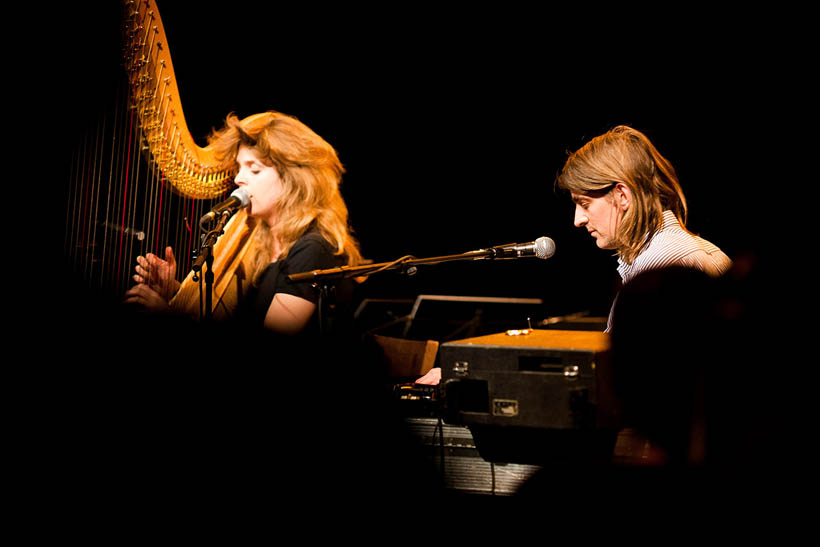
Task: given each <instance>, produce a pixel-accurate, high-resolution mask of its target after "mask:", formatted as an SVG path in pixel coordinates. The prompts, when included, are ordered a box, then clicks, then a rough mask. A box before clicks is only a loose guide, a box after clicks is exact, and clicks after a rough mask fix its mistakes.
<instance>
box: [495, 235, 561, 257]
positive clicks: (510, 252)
mask: <svg viewBox="0 0 820 547" xmlns="http://www.w3.org/2000/svg"><path fill="white" fill-rule="evenodd" d="M490 250H491V251H493V256H492V257H491V258H521V257H525V256H534V257H536V258H542V259H546V258H549V257H551V256H552V255H554V254H555V242H554V241H553V240H551V239H550V238H548V237H539V238H538V239H536V240H535V241H531V242H530V243H510V244H509V245H498V246H497V247H493V248H492V249H490Z"/></svg>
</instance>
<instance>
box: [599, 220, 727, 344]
mask: <svg viewBox="0 0 820 547" xmlns="http://www.w3.org/2000/svg"><path fill="white" fill-rule="evenodd" d="M651 237H652V239H651V240H650V242H649V245H648V246H647V247H646V248H645V249H644V250H643V251H641V254H639V255H638V256H637V257H636V258H635V260H633V261H632V264H627V263H626V262H624V261H623V260H621V259H618V274H620V276H621V280H622V281H623V283H624V284H626V283H629V282H630V281H631V280H632V279H634V278H635V277H636V276H638V275H639V274H641V273H643V272H646V271H649V270H656V269H661V268H668V267H675V266H677V267H684V268H693V269H696V270H700V271H702V272H705V273H707V274H708V275H710V276H712V277H720V276H721V275H723V274H725V273H726V272H727V271H728V270H729V268H731V267H732V261H731V259H729V257H728V256H726V254H725V253H724V252H723V251H721V250H720V249H719V248H718V247H717V246H716V245H714V244H712V243H710V242H708V241H706V240H705V239H703V238H701V237H698V236H696V235H694V234H692V233H690V232H688V231H686V230H685V229H684V228H683V226H681V224H680V222H679V221H678V219H677V217H676V216H675V213H673V212H672V211H664V212H663V227H662V228H661V229H660V230H658V231H657V232H655V233H654V234H652V236H651ZM616 300H617V297H616ZM614 306H615V305H614V303H613V309H614ZM611 329H612V312H611V311H610V314H609V321H607V328H606V330H607V332H609V331H610V330H611Z"/></svg>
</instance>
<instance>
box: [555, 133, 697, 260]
mask: <svg viewBox="0 0 820 547" xmlns="http://www.w3.org/2000/svg"><path fill="white" fill-rule="evenodd" d="M619 182H620V183H623V184H625V185H626V186H627V187H628V188H629V190H630V191H631V193H632V204H631V205H630V207H629V209H628V210H627V211H626V212H625V213H624V215H623V217H622V218H621V222H620V223H619V225H618V230H617V233H616V234H615V237H616V240H617V243H618V256H619V257H620V258H621V259H622V260H623V261H625V262H626V263H628V264H631V263H632V261H633V260H635V258H636V257H637V256H638V255H639V254H640V252H641V251H642V250H643V249H644V248H645V247H646V245H648V244H649V238H648V237H647V236H648V234H651V233H654V232H655V231H657V230H659V229H660V228H661V227H662V226H663V211H664V210H670V211H672V212H673V213H674V214H675V216H676V217H677V218H678V221H680V223H681V226H683V227H685V226H686V215H687V207H686V198H685V197H684V195H683V190H682V189H681V186H680V183H679V182H678V176H677V174H676V173H675V169H674V167H672V164H671V163H670V162H669V160H667V159H666V158H665V157H663V156H662V155H661V153H660V152H658V150H657V148H655V146H654V145H653V144H652V142H650V140H649V139H648V138H647V137H646V135H644V134H643V133H641V132H640V131H637V130H635V129H633V128H631V127H628V126H626V125H619V126H617V127H615V128H613V129H611V130H610V131H607V132H606V133H604V134H603V135H599V136H597V137H595V138H593V139H592V140H590V141H589V142H588V143H586V144H585V145H584V146H582V147H581V148H579V149H578V150H577V151H576V152H574V153H573V154H571V155H570V156H569V158H568V159H567V161H566V163H565V164H564V168H563V169H562V170H561V173H560V174H559V175H558V178H557V180H556V186H557V187H558V188H560V189H563V190H569V191H570V192H575V193H577V194H600V193H601V192H606V191H609V190H610V189H611V188H612V187H614V186H615V184H617V183H619Z"/></svg>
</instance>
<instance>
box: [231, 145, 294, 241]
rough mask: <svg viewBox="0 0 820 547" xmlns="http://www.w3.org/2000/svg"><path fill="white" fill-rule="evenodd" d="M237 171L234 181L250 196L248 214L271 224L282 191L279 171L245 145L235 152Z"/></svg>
mask: <svg viewBox="0 0 820 547" xmlns="http://www.w3.org/2000/svg"><path fill="white" fill-rule="evenodd" d="M236 163H237V165H238V166H239V172H238V173H237V174H236V177H235V178H234V182H235V183H236V184H237V186H239V187H240V188H244V189H245V191H246V192H248V195H249V196H250V204H249V205H248V215H250V216H252V217H255V218H259V219H261V220H264V221H266V222H267V223H268V225H270V226H273V225H274V223H275V220H276V214H277V204H278V202H279V198H280V196H281V195H282V192H283V191H284V186H283V184H282V179H281V178H280V177H279V172H278V171H277V170H276V168H275V167H274V166H272V165H268V164H267V163H265V162H263V161H262V160H261V159H260V158H259V156H257V155H256V152H255V151H254V150H253V149H251V148H248V147H247V146H244V145H242V146H240V147H239V152H238V153H237V154H236Z"/></svg>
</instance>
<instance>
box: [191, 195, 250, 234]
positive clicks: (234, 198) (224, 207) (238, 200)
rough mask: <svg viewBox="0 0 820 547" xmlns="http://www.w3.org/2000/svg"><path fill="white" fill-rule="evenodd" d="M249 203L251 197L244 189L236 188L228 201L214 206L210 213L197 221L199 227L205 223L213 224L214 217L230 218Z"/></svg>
mask: <svg viewBox="0 0 820 547" xmlns="http://www.w3.org/2000/svg"><path fill="white" fill-rule="evenodd" d="M250 202H251V197H250V196H249V195H248V192H247V191H246V190H245V189H244V188H237V189H236V190H234V191H233V192H231V196H230V197H229V198H228V199H226V200H225V201H222V202H220V203H217V204H216V205H214V206H213V207H212V208H211V210H210V212H208V213H207V214H205V216H203V217H202V218H201V219H199V225H200V226H202V225H203V224H205V223H208V222H213V221H214V220H216V217H218V216H220V215H223V214H225V213H227V214H228V215H229V216H230V215H232V214H234V213H235V212H237V211H238V210H239V209H242V208H243V207H247V206H248V204H249V203H250Z"/></svg>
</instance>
